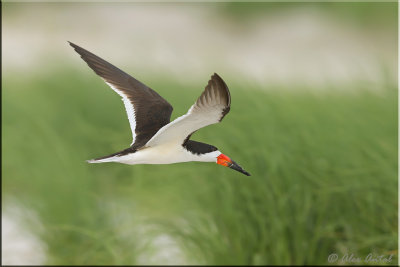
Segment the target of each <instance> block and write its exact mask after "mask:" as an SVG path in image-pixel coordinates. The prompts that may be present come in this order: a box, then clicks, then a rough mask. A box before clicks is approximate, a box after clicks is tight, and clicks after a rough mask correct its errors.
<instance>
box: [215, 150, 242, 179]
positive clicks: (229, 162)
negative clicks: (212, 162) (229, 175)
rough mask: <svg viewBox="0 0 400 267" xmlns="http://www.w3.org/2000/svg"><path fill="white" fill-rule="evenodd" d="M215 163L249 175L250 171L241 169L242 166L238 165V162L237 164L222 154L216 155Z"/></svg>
mask: <svg viewBox="0 0 400 267" xmlns="http://www.w3.org/2000/svg"><path fill="white" fill-rule="evenodd" d="M217 164H219V165H222V166H225V167H229V168H231V169H234V170H235V171H238V172H241V173H243V174H244V175H247V176H250V173H248V172H246V171H245V170H243V168H242V167H240V166H239V164H237V163H236V162H234V161H233V160H231V159H230V158H229V157H228V156H226V155H224V154H221V155H219V156H218V157H217Z"/></svg>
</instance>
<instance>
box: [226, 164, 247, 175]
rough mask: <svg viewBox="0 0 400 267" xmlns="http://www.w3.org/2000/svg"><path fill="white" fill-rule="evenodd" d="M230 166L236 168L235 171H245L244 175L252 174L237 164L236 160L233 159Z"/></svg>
mask: <svg viewBox="0 0 400 267" xmlns="http://www.w3.org/2000/svg"><path fill="white" fill-rule="evenodd" d="M229 168H231V169H234V170H235V171H238V172H241V173H243V174H244V175H247V176H251V175H250V173H248V172H246V171H245V170H243V168H242V167H240V166H239V164H237V163H236V162H234V161H232V165H231V166H229Z"/></svg>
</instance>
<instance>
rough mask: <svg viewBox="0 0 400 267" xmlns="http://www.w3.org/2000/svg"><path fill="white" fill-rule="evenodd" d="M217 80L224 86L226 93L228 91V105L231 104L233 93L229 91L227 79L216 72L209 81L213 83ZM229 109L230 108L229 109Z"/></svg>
mask: <svg viewBox="0 0 400 267" xmlns="http://www.w3.org/2000/svg"><path fill="white" fill-rule="evenodd" d="M213 81H215V82H217V83H218V84H220V85H222V86H221V87H222V88H224V89H225V90H224V91H225V93H226V100H227V101H226V102H227V103H226V105H227V106H230V105H231V93H230V92H229V88H228V86H227V85H226V83H225V81H224V80H223V79H222V78H221V76H219V75H218V74H217V73H216V72H214V74H213V75H212V76H211V79H210V81H209V82H208V84H209V85H211V83H212V82H213ZM228 111H229V110H228Z"/></svg>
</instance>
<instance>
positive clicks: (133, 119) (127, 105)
mask: <svg viewBox="0 0 400 267" xmlns="http://www.w3.org/2000/svg"><path fill="white" fill-rule="evenodd" d="M103 80H104V79H103ZM104 82H105V83H106V84H108V86H110V87H111V89H113V90H114V91H115V92H116V93H117V94H119V95H120V96H121V97H122V101H123V102H124V106H125V110H126V113H127V114H128V120H129V124H130V126H131V130H132V139H133V140H132V144H131V145H133V144H134V143H135V140H136V132H135V129H136V117H135V108H134V106H133V104H132V103H131V101H130V100H129V98H128V97H127V96H126V95H125V94H124V93H123V92H121V91H120V90H118V89H117V88H115V87H114V85H112V84H111V83H109V82H107V81H106V80H104Z"/></svg>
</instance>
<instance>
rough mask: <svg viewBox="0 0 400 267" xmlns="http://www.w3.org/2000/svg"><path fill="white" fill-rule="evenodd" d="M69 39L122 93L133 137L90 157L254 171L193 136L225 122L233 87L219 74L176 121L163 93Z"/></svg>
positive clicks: (101, 75) (109, 82)
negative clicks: (104, 153) (118, 147)
mask: <svg viewBox="0 0 400 267" xmlns="http://www.w3.org/2000/svg"><path fill="white" fill-rule="evenodd" d="M69 44H70V45H71V46H72V47H73V48H74V49H75V51H76V52H77V53H78V54H79V55H80V56H81V58H82V59H83V60H84V61H85V62H86V63H87V64H88V65H89V67H90V68H91V69H92V70H93V71H94V72H95V73H96V74H97V75H99V76H100V77H101V78H102V79H103V80H104V81H105V83H106V84H108V85H109V86H110V87H111V89H113V90H114V91H115V92H116V93H117V94H119V95H120V96H121V97H122V101H123V103H124V105H125V109H126V113H127V114H128V120H129V124H130V126H131V130H132V136H133V141H132V144H131V146H130V147H128V148H126V149H124V150H122V151H119V152H116V153H113V154H111V155H108V156H104V157H99V158H95V159H92V160H88V161H87V162H89V163H104V162H118V163H124V164H130V165H134V164H171V163H178V162H188V161H201V162H215V163H217V164H219V165H223V166H226V167H229V168H231V169H233V170H236V171H239V172H241V173H243V174H245V175H248V176H250V174H249V173H248V172H246V171H245V170H243V169H242V167H240V166H239V164H237V163H236V162H235V161H233V160H232V159H231V158H230V157H228V156H226V155H224V154H223V153H221V151H219V150H218V149H217V148H216V147H215V146H212V145H209V144H205V143H201V142H197V141H194V140H190V137H191V135H192V134H193V133H194V132H195V131H197V130H199V129H200V128H203V127H205V126H208V125H211V124H215V123H219V122H220V121H221V120H222V119H223V118H224V117H225V115H226V114H227V113H228V112H229V109H230V105H231V96H230V93H229V89H228V86H227V85H226V84H225V82H224V81H223V80H222V78H221V77H220V76H219V75H218V74H216V73H214V75H212V76H211V79H210V80H209V82H208V84H207V86H206V88H205V90H204V91H203V93H202V94H201V95H200V97H199V98H198V99H197V100H196V102H195V103H194V104H193V105H192V106H191V107H190V109H189V111H188V112H187V113H186V114H185V115H183V116H181V117H178V118H177V119H175V120H174V121H172V122H170V118H171V113H172V109H173V108H172V106H171V104H170V103H168V101H166V100H165V99H164V98H162V97H161V96H160V95H159V94H158V93H157V92H155V91H154V90H152V89H151V88H149V87H147V86H146V85H144V84H143V83H141V82H140V81H138V80H136V79H135V78H133V77H132V76H130V75H128V74H127V73H125V72H124V71H122V70H120V69H119V68H117V67H115V66H114V65H112V64H110V63H108V62H107V61H105V60H103V59H101V58H100V57H98V56H96V55H94V54H92V53H90V52H89V51H87V50H85V49H83V48H82V47H79V46H77V45H75V44H73V43H71V42H69Z"/></svg>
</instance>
